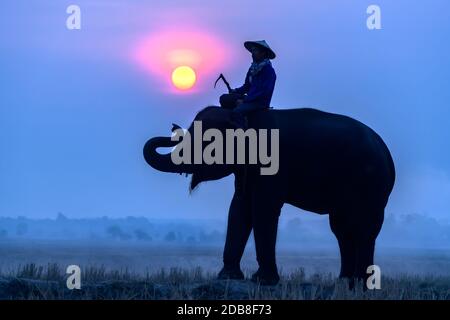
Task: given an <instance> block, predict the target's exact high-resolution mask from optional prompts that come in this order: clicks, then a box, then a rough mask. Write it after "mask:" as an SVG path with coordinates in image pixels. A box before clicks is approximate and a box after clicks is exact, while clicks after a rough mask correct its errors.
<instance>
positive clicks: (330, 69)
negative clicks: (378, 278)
mask: <svg viewBox="0 0 450 320" xmlns="http://www.w3.org/2000/svg"><path fill="white" fill-rule="evenodd" d="M71 4H76V5H78V6H79V8H80V9H81V29H80V30H69V29H68V28H67V27H66V20H67V18H68V17H69V14H68V13H66V9H67V7H68V6H69V5H71ZM371 4H376V5H378V6H379V7H380V9H381V26H382V28H381V30H369V29H368V28H367V26H366V19H367V17H368V14H367V13H366V9H367V7H368V6H369V5H371ZM449 9H450V3H449V2H448V1H447V0H427V1H425V0H420V1H406V0H397V1H381V0H375V1H374V0H371V1H366V0H340V1H335V0H321V1H312V0H308V1H261V0H258V1H256V0H252V1H237V0H231V1H226V2H219V1H199V0H197V1H188V0H183V1H181V0H178V1H176V0H170V1H168V0H165V1H156V0H152V1H137V0H132V1H124V0H108V1H107V0H95V1H88V0H73V1H61V0H58V1H54V0H40V1H37V0H31V1H30V0H27V1H25V0H17V1H9V2H3V3H2V4H1V6H0V152H1V157H0V216H11V217H16V216H26V217H30V218H42V217H54V216H56V214H57V213H58V212H62V213H63V214H64V215H66V216H68V217H71V218H76V217H98V216H110V217H123V216H129V215H136V216H145V217H149V218H156V217H161V218H177V217H180V218H189V217H192V218H223V219H225V217H226V214H227V211H228V206H229V202H230V200H231V197H232V193H233V178H232V177H231V176H230V177H227V178H225V179H222V180H220V181H214V182H208V183H205V184H203V185H201V186H200V187H199V188H198V190H196V191H195V192H194V193H193V194H192V195H190V194H189V192H188V183H189V180H188V178H185V177H182V176H179V175H177V174H165V173H161V172H157V171H155V170H153V169H152V168H151V167H149V166H148V165H147V164H146V163H145V161H144V159H143V156H142V147H143V145H144V144H145V142H146V141H147V140H148V139H149V138H150V137H153V136H156V135H169V134H170V128H171V126H172V125H171V124H172V123H173V122H175V123H178V124H180V125H181V126H184V127H186V126H188V125H189V123H190V122H191V120H192V119H193V117H194V115H195V114H196V112H198V111H199V110H200V109H201V108H203V107H205V106H207V105H211V104H213V105H217V104H218V98H219V96H220V95H221V94H222V93H225V90H226V88H225V87H224V86H223V84H220V85H219V86H218V87H217V88H216V89H214V88H213V83H214V80H215V78H216V77H217V76H218V74H219V73H220V72H223V73H224V74H225V76H226V77H227V78H228V80H229V82H230V83H231V84H232V86H233V87H237V86H240V85H242V83H243V81H244V77H245V73H246V71H247V69H248V67H249V65H250V63H251V59H250V54H249V53H248V52H247V51H246V50H245V48H244V47H243V42H244V41H246V40H260V39H265V40H266V41H267V42H268V43H269V44H270V46H271V47H272V48H273V50H274V51H275V52H276V53H277V58H276V59H274V60H273V66H274V68H275V71H276V73H277V83H276V87H275V92H274V95H273V99H272V106H273V107H274V108H277V109H287V108H299V107H312V108H317V109H320V110H324V111H329V112H335V113H341V114H345V115H349V116H351V117H354V118H356V119H358V120H360V121H362V122H364V123H366V124H367V125H369V126H370V127H372V128H373V129H374V130H375V131H377V132H378V133H379V134H380V135H381V136H382V137H383V139H384V140H385V142H386V143H387V145H388V146H389V148H390V150H391V153H392V155H393V158H394V161H395V164H396V169H397V180H396V185H395V187H394V191H393V193H392V195H391V197H390V202H389V204H388V206H387V208H386V212H388V213H392V214H399V215H400V214H410V213H419V214H424V215H429V216H431V217H434V218H438V219H442V220H446V221H449V220H450V148H448V147H447V146H448V144H449V141H450V139H449V138H450V128H449V124H450V108H449V103H450V90H449V89H448V83H449V81H450V60H449V59H448V57H449V56H450V42H449V41H448V38H449V35H450V20H449V19H448V11H449ZM180 57H181V58H180ZM177 59H178V60H177ZM179 59H181V60H182V61H179ZM178 63H187V64H190V65H192V67H193V69H194V70H195V72H196V75H197V83H196V84H195V85H194V87H193V88H192V90H188V91H180V90H178V89H176V88H174V87H173V86H172V84H171V83H170V76H171V72H172V70H173V68H174V66H176V64H178ZM298 212H301V210H299V209H296V208H293V207H290V206H285V207H284V208H283V213H286V215H291V216H293V215H296V214H298Z"/></svg>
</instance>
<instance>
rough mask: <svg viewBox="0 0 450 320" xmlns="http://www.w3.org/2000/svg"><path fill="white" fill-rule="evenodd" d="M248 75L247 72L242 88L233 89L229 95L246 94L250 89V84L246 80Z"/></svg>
mask: <svg viewBox="0 0 450 320" xmlns="http://www.w3.org/2000/svg"><path fill="white" fill-rule="evenodd" d="M248 76H249V73H248V72H247V75H246V76H245V82H244V84H243V85H242V86H240V87H239V88H236V89H233V90H232V91H231V93H239V94H245V93H248V90H249V89H250V82H249V80H248Z"/></svg>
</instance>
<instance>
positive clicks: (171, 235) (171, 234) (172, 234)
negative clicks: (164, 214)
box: [164, 231, 177, 242]
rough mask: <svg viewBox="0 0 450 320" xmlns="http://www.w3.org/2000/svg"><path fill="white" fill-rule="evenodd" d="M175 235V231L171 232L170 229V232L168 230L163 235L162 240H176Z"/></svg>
mask: <svg viewBox="0 0 450 320" xmlns="http://www.w3.org/2000/svg"><path fill="white" fill-rule="evenodd" d="M176 238H177V237H176V235H175V232H173V231H170V232H168V233H167V234H166V236H165V237H164V240H165V241H167V242H173V241H175V240H176Z"/></svg>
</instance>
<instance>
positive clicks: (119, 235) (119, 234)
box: [106, 225, 131, 240]
mask: <svg viewBox="0 0 450 320" xmlns="http://www.w3.org/2000/svg"><path fill="white" fill-rule="evenodd" d="M106 233H107V234H108V235H109V236H110V237H112V238H113V239H119V240H129V239H131V236H130V235H129V234H127V233H125V232H123V231H122V229H121V228H120V227H119V226H117V225H113V226H110V227H108V228H107V229H106Z"/></svg>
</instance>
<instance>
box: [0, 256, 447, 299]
mask: <svg viewBox="0 0 450 320" xmlns="http://www.w3.org/2000/svg"><path fill="white" fill-rule="evenodd" d="M64 271H65V270H63V269H62V268H61V267H60V266H58V265H57V264H49V265H47V266H38V265H35V264H26V265H23V266H21V267H19V268H18V269H17V270H15V271H14V272H10V273H9V274H2V275H1V276H0V299H263V300H264V299H283V300H290V299H294V300H304V299H306V300H310V299H339V300H341V299H342V300H346V299H402V300H403V299H405V300H410V299H414V300H416V299H426V300H429V299H432V300H435V299H446V300H448V299H450V277H435V276H421V277H419V276H408V275H403V276H399V277H396V278H391V277H382V281H381V285H382V288H381V289H380V290H367V291H364V290H363V285H362V283H359V284H357V286H356V288H355V289H354V290H349V289H348V284H347V282H346V281H344V280H339V279H336V278H335V277H333V276H332V275H331V274H315V275H312V276H310V277H307V276H306V275H305V272H304V270H303V269H298V270H297V271H295V272H292V273H290V274H286V275H283V274H282V275H281V276H282V277H281V278H282V279H281V281H280V283H279V284H278V285H277V286H273V287H264V286H259V285H257V284H253V283H252V282H250V281H248V280H245V281H218V280H215V279H214V276H215V275H214V274H212V273H207V272H204V271H203V270H202V269H201V268H194V269H180V268H171V269H161V270H158V271H156V272H146V273H145V274H135V273H131V272H129V271H128V270H126V269H125V270H107V269H106V268H105V267H87V268H84V269H82V277H81V279H82V287H81V290H69V289H67V287H66V279H67V278H66V277H67V276H66V274H65V272H64Z"/></svg>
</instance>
